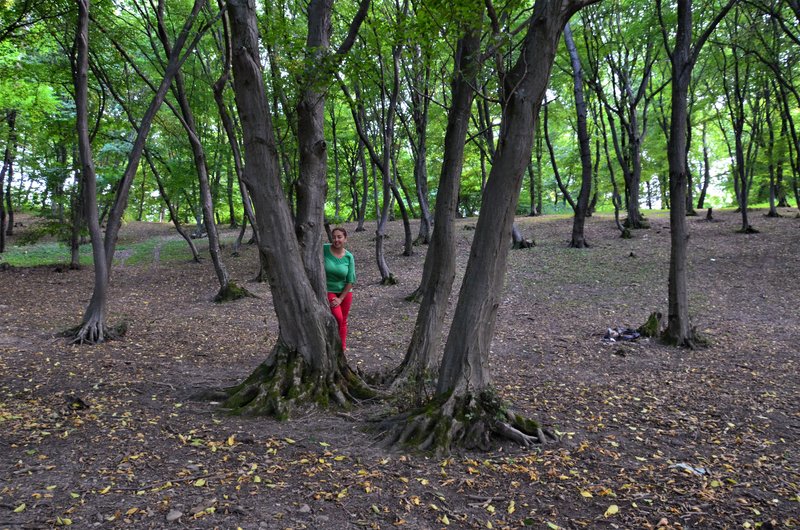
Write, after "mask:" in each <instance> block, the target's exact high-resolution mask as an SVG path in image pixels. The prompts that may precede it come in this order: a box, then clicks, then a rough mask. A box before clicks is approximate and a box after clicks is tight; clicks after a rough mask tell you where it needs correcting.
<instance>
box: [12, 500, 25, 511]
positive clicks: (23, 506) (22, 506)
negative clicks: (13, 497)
mask: <svg viewBox="0 0 800 530" xmlns="http://www.w3.org/2000/svg"><path fill="white" fill-rule="evenodd" d="M26 507H27V506H26V504H25V503H24V502H23V503H22V504H20V505H19V506H17V507H16V508H14V513H22V512H24V511H25V508H26Z"/></svg>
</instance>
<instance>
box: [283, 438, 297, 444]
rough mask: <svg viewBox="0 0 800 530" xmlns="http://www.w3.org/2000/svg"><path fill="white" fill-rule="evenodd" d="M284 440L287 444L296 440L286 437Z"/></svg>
mask: <svg viewBox="0 0 800 530" xmlns="http://www.w3.org/2000/svg"><path fill="white" fill-rule="evenodd" d="M283 441H284V442H286V443H287V444H293V443H294V442H295V441H294V440H292V439H291V438H284V439H283Z"/></svg>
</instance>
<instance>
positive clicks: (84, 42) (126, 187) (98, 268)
mask: <svg viewBox="0 0 800 530" xmlns="http://www.w3.org/2000/svg"><path fill="white" fill-rule="evenodd" d="M77 1H78V6H79V15H80V16H79V22H80V23H79V30H78V33H77V35H76V41H77V44H76V50H77V60H76V66H75V68H74V71H75V76H74V77H75V94H76V97H75V99H76V115H77V116H76V121H77V128H78V138H79V143H80V144H82V145H80V149H79V152H80V156H81V165H82V168H83V171H82V176H83V178H84V179H86V180H85V182H84V194H85V195H84V197H85V201H84V206H85V208H86V209H87V216H86V217H87V222H88V224H89V232H90V234H91V235H92V247H93V254H94V267H95V285H94V292H93V294H92V298H91V300H90V302H89V305H88V307H87V309H86V312H85V313H84V316H83V320H82V323H81V325H80V326H79V327H78V328H77V330H76V333H75V339H74V340H75V342H78V343H83V342H89V343H95V342H103V341H104V340H105V339H106V338H108V337H109V336H110V334H109V331H110V330H109V329H108V328H107V326H106V311H107V303H108V295H107V293H108V280H109V274H110V271H111V264H112V260H113V258H114V250H115V248H116V244H117V237H118V236H119V228H120V226H121V223H122V216H123V214H124V213H125V209H126V207H127V205H128V195H129V193H130V187H131V183H132V182H133V178H134V176H135V175H136V170H137V168H138V166H139V161H140V160H141V157H142V152H143V150H144V144H145V140H146V138H147V136H148V134H149V132H150V126H151V125H152V122H153V119H154V118H155V115H156V113H157V112H158V109H159V108H160V107H161V104H162V103H163V101H164V97H165V96H166V94H167V91H168V90H169V87H170V85H171V84H172V79H173V78H174V77H175V74H176V73H177V72H178V70H179V69H180V66H181V64H182V63H183V61H184V60H185V59H186V57H187V56H188V54H186V53H184V54H183V56H181V53H183V47H184V45H185V43H186V40H187V38H188V36H189V31H190V29H191V27H192V25H193V24H194V22H195V20H196V18H197V16H198V14H199V13H200V10H201V8H202V7H203V5H204V4H205V0H195V3H194V6H193V8H192V12H191V14H190V15H189V17H188V18H187V20H186V22H185V23H184V25H183V28H182V29H181V32H180V34H179V35H178V38H177V39H176V41H175V46H174V49H173V53H172V54H171V55H170V56H169V57H168V60H167V65H166V68H165V72H164V78H163V80H162V81H161V84H160V86H159V87H158V89H157V91H156V92H155V94H154V96H153V99H152V100H151V102H150V105H149V107H148V109H147V111H146V112H145V114H144V117H143V118H142V120H141V123H140V126H139V128H138V130H137V134H136V138H135V139H134V142H133V146H132V148H131V152H130V154H129V155H128V164H127V166H126V168H125V171H124V173H123V175H122V179H121V180H120V181H119V182H118V183H117V186H116V194H115V197H114V202H113V204H112V206H111V209H110V210H109V213H108V218H107V222H106V230H105V237H103V234H102V233H101V232H100V221H99V218H98V216H97V193H96V176H95V172H94V165H93V162H92V151H91V145H90V140H89V133H88V111H87V108H86V105H87V92H88V62H89V61H88V55H89V50H88V19H89V0H77ZM201 33H202V32H201ZM199 38H200V33H199V34H198V35H196V36H195V38H194V40H193V42H192V43H191V44H190V45H189V46H188V48H189V49H192V48H194V46H195V45H196V43H197V42H198V41H199ZM78 106H80V107H82V109H81V112H78V111H77V107H78Z"/></svg>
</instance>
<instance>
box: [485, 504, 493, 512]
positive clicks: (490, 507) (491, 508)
mask: <svg viewBox="0 0 800 530" xmlns="http://www.w3.org/2000/svg"><path fill="white" fill-rule="evenodd" d="M486 511H487V512H489V513H494V506H492V505H491V504H489V505H487V506H486Z"/></svg>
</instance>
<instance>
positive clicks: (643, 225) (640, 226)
mask: <svg viewBox="0 0 800 530" xmlns="http://www.w3.org/2000/svg"><path fill="white" fill-rule="evenodd" d="M622 226H624V227H625V228H630V229H632V230H648V229H649V228H650V223H648V222H647V221H645V219H644V217H642V218H641V219H639V221H638V222H636V223H634V222H632V221H631V220H630V219H629V218H625V221H623V222H622Z"/></svg>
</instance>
